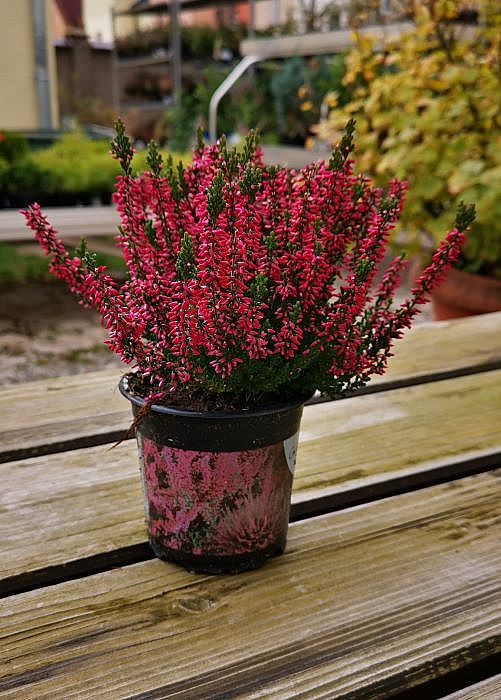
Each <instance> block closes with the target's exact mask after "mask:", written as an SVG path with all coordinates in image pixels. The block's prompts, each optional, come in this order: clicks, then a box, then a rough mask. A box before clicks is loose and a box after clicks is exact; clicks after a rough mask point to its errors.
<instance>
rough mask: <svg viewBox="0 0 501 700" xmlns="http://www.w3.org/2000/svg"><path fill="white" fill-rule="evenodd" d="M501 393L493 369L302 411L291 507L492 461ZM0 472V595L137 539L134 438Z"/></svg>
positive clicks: (499, 376)
mask: <svg viewBox="0 0 501 700" xmlns="http://www.w3.org/2000/svg"><path fill="white" fill-rule="evenodd" d="M500 395H501V370H498V371H496V372H485V373H483V374H479V375H476V376H471V377H459V378H457V379H451V380H447V381H442V382H437V383H435V384H423V385H421V386H415V387H411V388H408V389H399V390H394V391H390V392H386V393H380V394H374V395H372V396H364V397H356V398H352V399H347V400H345V401H343V402H340V401H338V402H331V403H324V404H317V405H314V406H308V407H306V408H305V411H304V416H303V421H302V424H301V436H300V443H299V450H298V460H297V468H296V474H295V479H294V492H293V504H294V508H304V507H306V506H308V507H310V506H311V502H312V501H315V499H327V500H328V502H329V503H330V504H331V501H332V499H341V502H342V503H350V502H357V501H356V500H355V501H350V500H348V501H346V498H347V494H348V495H349V494H350V492H351V491H355V490H357V489H361V488H369V489H374V488H376V487H377V486H378V487H379V488H380V489H383V493H387V494H388V493H392V491H386V492H385V491H384V489H386V488H387V484H388V483H390V482H391V479H392V478H396V477H405V478H406V479H407V478H410V477H411V476H412V475H421V474H424V477H423V478H424V479H425V480H426V479H427V478H429V477H428V475H427V473H428V472H429V473H434V470H436V469H437V467H438V466H440V465H442V466H443V465H447V464H455V463H458V462H461V460H466V459H471V458H473V459H475V458H482V457H484V458H487V459H488V460H489V459H490V455H495V454H499V453H500V452H501V434H500V430H499V426H500V425H501V401H500ZM494 461H495V458H494V457H492V462H493V463H494ZM487 466H492V465H491V464H489V463H488V464H487ZM0 475H1V476H2V479H3V481H2V484H3V488H2V490H1V491H0V582H1V581H3V584H2V583H0V591H1V588H2V585H3V586H7V582H6V579H9V578H10V577H14V576H20V575H21V574H22V573H23V572H24V573H27V572H31V571H34V570H37V569H41V568H44V567H50V566H57V565H63V564H65V563H68V562H70V561H73V560H76V559H81V558H83V557H89V556H96V555H99V554H101V553H103V552H110V551H113V550H116V549H119V548H121V547H130V546H133V545H138V544H140V543H142V542H144V540H145V534H144V526H143V513H142V497H141V494H140V485H139V474H138V467H137V455H136V447H135V443H134V442H133V441H128V442H126V443H123V444H121V445H120V446H118V447H116V448H113V449H111V450H110V449H109V448H108V447H107V446H98V447H93V448H88V449H82V450H74V451H72V452H64V453H59V454H53V455H48V456H43V457H36V458H32V459H27V460H20V461H14V462H9V463H6V464H3V465H1V466H0ZM428 483H429V482H428ZM343 499H344V500H343ZM366 500H369V499H366ZM330 507H331V506H330ZM310 512H311V511H310ZM9 585H10V584H9ZM16 585H17V584H16ZM4 590H5V589H4ZM16 590H18V589H16Z"/></svg>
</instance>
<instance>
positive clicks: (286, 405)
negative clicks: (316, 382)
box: [118, 372, 314, 421]
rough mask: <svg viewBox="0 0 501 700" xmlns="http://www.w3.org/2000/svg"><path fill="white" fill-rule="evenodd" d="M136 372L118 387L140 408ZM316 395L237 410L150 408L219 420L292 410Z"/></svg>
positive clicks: (140, 401) (159, 406)
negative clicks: (134, 383)
mask: <svg viewBox="0 0 501 700" xmlns="http://www.w3.org/2000/svg"><path fill="white" fill-rule="evenodd" d="M133 374H134V373H133V372H129V373H128V374H124V375H123V377H122V378H121V379H120V381H119V383H118V389H119V391H120V393H121V394H122V396H123V397H124V398H126V399H128V400H129V401H130V402H131V403H132V404H134V405H135V406H138V407H139V408H141V407H143V406H144V405H145V400H144V399H143V398H141V397H140V396H137V395H136V394H133V393H132V391H131V389H130V387H129V381H128V379H129V377H130V376H132V375H133ZM312 396H314V393H313V394H308V395H305V396H303V397H300V398H296V399H291V400H290V401H282V402H279V401H277V402H275V403H273V404H270V405H269V406H266V407H263V408H257V409H240V410H235V411H192V410H190V409H188V408H176V407H174V406H164V405H161V404H152V405H151V407H150V410H152V411H155V412H156V413H163V414H165V415H169V416H179V417H183V416H184V417H187V418H203V419H217V420H228V421H229V420H234V419H235V417H236V416H249V417H258V416H267V415H271V414H274V413H277V412H279V411H282V410H291V409H294V408H299V407H300V406H302V405H304V404H305V403H306V401H308V400H309V399H310V398H312Z"/></svg>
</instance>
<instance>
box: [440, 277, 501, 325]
mask: <svg viewBox="0 0 501 700" xmlns="http://www.w3.org/2000/svg"><path fill="white" fill-rule="evenodd" d="M432 306H433V318H434V319H435V320H436V321H443V320H446V319H450V318H460V317H462V316H474V315H475V314H485V313H489V312H491V311H501V280H498V279H494V278H492V277H485V276H483V275H472V274H471V273H469V272H463V271H462V270H456V269H451V270H449V272H448V274H447V277H446V278H445V280H444V281H443V282H442V284H440V286H439V287H437V289H436V290H435V291H434V292H433V295H432Z"/></svg>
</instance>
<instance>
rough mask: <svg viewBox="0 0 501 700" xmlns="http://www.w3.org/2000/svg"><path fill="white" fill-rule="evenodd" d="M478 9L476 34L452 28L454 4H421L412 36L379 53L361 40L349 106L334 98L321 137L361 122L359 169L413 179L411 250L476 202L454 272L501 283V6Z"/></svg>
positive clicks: (408, 221) (406, 227) (350, 63)
mask: <svg viewBox="0 0 501 700" xmlns="http://www.w3.org/2000/svg"><path fill="white" fill-rule="evenodd" d="M478 6H479V9H480V11H481V17H480V22H479V24H478V26H476V27H474V28H468V29H466V28H464V27H462V26H460V25H459V24H457V23H456V22H455V21H454V20H455V19H456V13H457V7H456V3H454V2H450V0H416V1H415V2H414V5H413V7H414V13H413V19H414V21H415V29H414V30H412V31H410V32H408V33H406V34H405V35H404V36H400V37H399V38H398V39H397V40H394V41H391V42H387V43H386V44H385V46H384V47H383V49H382V50H381V49H379V48H377V47H376V46H375V44H374V41H373V40H372V39H371V38H369V37H367V36H361V35H358V36H357V38H356V46H355V48H354V49H353V50H352V51H350V52H349V54H348V55H347V58H346V67H347V72H346V75H345V78H344V81H343V82H344V86H345V88H347V89H349V90H350V91H351V93H352V97H351V100H350V101H349V102H348V103H347V104H344V105H340V103H339V95H338V94H337V92H336V91H334V92H333V93H331V95H330V96H329V97H328V102H329V104H330V105H331V107H332V109H331V112H330V114H329V117H328V119H327V120H326V122H325V123H323V124H321V125H320V126H319V128H318V131H319V133H320V135H321V136H322V137H323V138H326V139H327V140H328V141H330V142H332V143H334V142H336V141H337V140H338V138H339V136H340V134H341V131H342V128H343V126H344V124H345V123H346V120H347V119H348V118H349V117H355V119H356V122H357V140H358V143H359V153H360V155H359V157H358V165H359V167H360V169H361V170H363V171H365V172H367V173H368V174H370V175H371V176H372V177H374V178H376V179H378V180H379V181H382V182H385V181H387V180H388V179H389V178H390V177H397V178H400V179H406V180H408V181H409V183H410V187H409V194H408V196H407V200H406V204H405V206H404V211H403V215H402V218H401V228H402V231H403V232H404V234H405V237H406V238H405V241H406V242H405V245H406V246H407V248H408V249H410V250H411V251H418V250H420V249H421V248H422V243H423V232H424V233H425V235H426V236H427V237H431V238H435V241H436V240H437V237H438V235H439V232H440V231H443V230H444V229H446V228H447V227H449V226H450V225H451V223H452V221H453V219H454V214H455V210H456V207H457V204H458V203H459V202H460V201H464V202H466V203H471V202H475V203H476V208H477V218H476V221H475V223H474V224H473V225H472V228H471V231H470V232H469V234H468V237H467V243H466V245H465V247H464V249H463V254H462V256H461V259H460V262H459V265H458V266H459V267H461V268H462V269H465V270H467V271H469V272H473V273H480V274H485V275H491V276H494V277H498V278H501V109H500V95H501V60H500V59H501V48H500V47H501V44H500V40H499V37H500V36H501V33H500V31H501V8H500V5H499V4H498V2H496V1H495V0H481V2H479V3H478Z"/></svg>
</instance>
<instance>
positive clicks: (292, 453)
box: [284, 430, 299, 474]
mask: <svg viewBox="0 0 501 700" xmlns="http://www.w3.org/2000/svg"><path fill="white" fill-rule="evenodd" d="M298 441H299V430H298V432H297V433H294V435H291V437H290V438H287V439H286V440H284V453H285V459H286V460H287V466H288V467H289V471H290V473H291V474H294V469H295V468H296V454H297V443H298Z"/></svg>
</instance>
